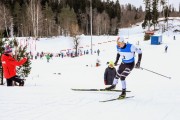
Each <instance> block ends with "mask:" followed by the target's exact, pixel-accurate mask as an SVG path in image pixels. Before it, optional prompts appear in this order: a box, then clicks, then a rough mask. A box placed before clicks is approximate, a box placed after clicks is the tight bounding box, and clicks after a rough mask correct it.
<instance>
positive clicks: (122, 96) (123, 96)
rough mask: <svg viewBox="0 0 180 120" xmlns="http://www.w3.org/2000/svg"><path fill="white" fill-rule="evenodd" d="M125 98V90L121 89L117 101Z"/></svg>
mask: <svg viewBox="0 0 180 120" xmlns="http://www.w3.org/2000/svg"><path fill="white" fill-rule="evenodd" d="M125 97H126V89H122V93H121V95H119V99H124V98H125Z"/></svg>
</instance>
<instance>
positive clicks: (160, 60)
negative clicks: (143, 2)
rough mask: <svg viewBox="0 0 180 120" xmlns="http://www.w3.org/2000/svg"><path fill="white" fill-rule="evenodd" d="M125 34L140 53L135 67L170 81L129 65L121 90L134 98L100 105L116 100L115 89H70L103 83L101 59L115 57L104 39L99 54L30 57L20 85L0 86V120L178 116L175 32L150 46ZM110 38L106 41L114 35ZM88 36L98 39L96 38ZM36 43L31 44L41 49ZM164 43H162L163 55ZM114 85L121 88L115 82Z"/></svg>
mask: <svg viewBox="0 0 180 120" xmlns="http://www.w3.org/2000/svg"><path fill="white" fill-rule="evenodd" d="M139 29H140V28H139ZM129 30H130V31H131V30H132V29H129ZM135 30H136V31H135V33H137V29H135ZM140 30H141V29H140ZM129 33H130V34H129V39H126V40H127V41H128V42H130V43H133V44H135V45H136V43H137V41H139V43H140V45H139V46H138V45H137V46H138V47H140V48H141V49H142V51H143V57H142V62H141V67H144V68H147V69H149V70H152V71H154V72H157V73H160V74H162V75H166V76H168V77H172V78H171V79H167V78H166V77H163V76H160V75H157V74H154V73H151V72H148V71H146V70H140V69H134V70H133V71H132V72H131V74H130V75H129V76H128V77H127V78H126V81H127V90H131V92H129V93H127V96H135V97H134V98H130V99H125V100H121V101H112V102H106V103H101V102H99V101H101V100H106V99H111V98H116V97H118V96H119V94H120V93H118V92H78V91H72V90H71V88H105V87H106V86H105V85H104V81H103V75H104V70H105V68H106V67H107V65H106V62H107V61H110V60H113V61H114V60H115V57H116V47H115V46H116V42H107V43H104V44H101V45H99V46H98V47H97V48H100V50H101V53H100V56H97V54H93V55H85V56H80V57H77V58H67V57H66V58H63V59H62V58H57V57H53V59H51V60H50V62H49V63H47V62H46V59H45V58H44V59H43V60H41V59H37V60H33V61H32V72H31V74H30V76H29V77H28V78H27V80H26V83H25V86H24V87H6V86H5V85H4V86H0V120H50V119H51V120H101V119H103V120H110V119H111V120H117V119H122V120H133V119H135V120H137V119H139V120H179V118H180V114H179V111H180V80H179V78H180V77H179V72H178V69H179V68H180V64H179V61H180V57H179V55H178V52H179V51H180V47H179V45H180V35H179V34H178V33H177V34H174V33H172V32H168V34H167V33H164V34H163V42H162V44H161V45H151V44H150V41H143V33H138V34H133V33H132V31H131V32H129ZM126 35H127V34H126ZM174 35H176V40H173V36H174ZM84 37H85V38H86V36H84ZM106 37H107V36H106ZM111 37H112V38H110V37H109V39H111V40H112V39H115V38H116V37H114V36H111ZM93 38H94V39H101V40H102V36H100V37H93ZM109 39H103V40H105V41H107V40H109ZM52 41H53V39H52ZM88 43H89V44H90V42H89V41H88V42H87V43H86V44H88ZM55 44H56V43H55ZM59 44H60V43H59ZM61 44H62V43H61ZM86 44H84V45H86ZM41 45H42V44H38V45H37V48H38V47H39V48H41V50H42V49H43V47H42V46H41ZM48 45H49V47H50V48H52V49H55V48H56V47H54V46H53V44H50V43H49V44H48ZM165 45H168V51H167V53H165V52H164V48H165ZM46 49H47V48H46ZM56 50H57V51H58V50H59V49H56ZM97 59H99V60H100V61H101V66H99V67H96V66H95V64H96V60H97ZM119 62H120V61H119ZM116 68H117V67H116ZM58 73H61V74H60V75H59V74H58ZM116 89H121V84H120V82H119V84H118V86H117V87H116Z"/></svg>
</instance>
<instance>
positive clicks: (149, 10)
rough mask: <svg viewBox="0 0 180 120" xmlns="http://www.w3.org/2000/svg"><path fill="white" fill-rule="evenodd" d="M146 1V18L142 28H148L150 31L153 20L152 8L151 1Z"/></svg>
mask: <svg viewBox="0 0 180 120" xmlns="http://www.w3.org/2000/svg"><path fill="white" fill-rule="evenodd" d="M144 1H145V18H144V22H143V24H142V27H143V28H145V27H146V26H148V30H150V26H151V24H152V23H151V20H152V8H151V6H152V5H151V0H144Z"/></svg>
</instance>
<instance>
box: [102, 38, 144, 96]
mask: <svg viewBox="0 0 180 120" xmlns="http://www.w3.org/2000/svg"><path fill="white" fill-rule="evenodd" d="M117 52H118V53H117V56H116V61H115V65H117V63H118V60H119V58H120V57H121V59H122V62H121V64H120V65H119V68H118V70H117V74H116V77H115V78H114V80H113V84H112V85H111V86H110V87H107V88H105V89H106V90H111V89H115V87H116V85H117V84H118V79H119V78H120V80H121V84H122V93H121V95H120V96H119V98H125V97H126V81H125V79H126V77H127V76H128V75H129V74H130V72H131V71H132V69H133V68H134V65H135V53H138V60H137V63H136V65H135V68H140V63H141V58H142V51H141V49H140V48H137V47H135V46H134V45H133V44H130V43H125V42H124V38H123V37H121V38H120V37H118V38H117Z"/></svg>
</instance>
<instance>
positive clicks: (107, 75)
mask: <svg viewBox="0 0 180 120" xmlns="http://www.w3.org/2000/svg"><path fill="white" fill-rule="evenodd" d="M115 76H116V68H115V67H114V62H112V61H110V62H109V64H108V67H107V68H106V69H105V72H104V84H105V85H112V84H113V80H114V78H115Z"/></svg>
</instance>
